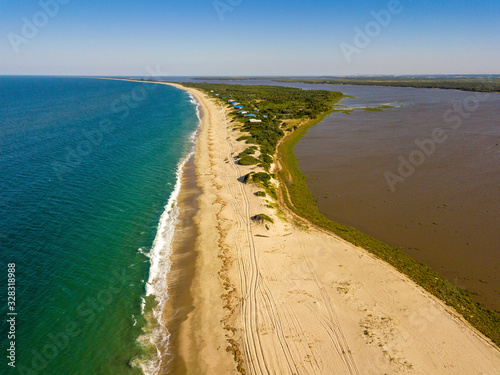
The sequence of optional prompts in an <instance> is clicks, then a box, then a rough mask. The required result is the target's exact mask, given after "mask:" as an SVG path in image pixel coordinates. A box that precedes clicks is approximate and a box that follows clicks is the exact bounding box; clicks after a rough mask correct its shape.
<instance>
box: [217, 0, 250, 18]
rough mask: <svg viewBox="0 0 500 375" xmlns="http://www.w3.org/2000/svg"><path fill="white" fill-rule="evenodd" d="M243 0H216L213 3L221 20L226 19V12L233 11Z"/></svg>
mask: <svg viewBox="0 0 500 375" xmlns="http://www.w3.org/2000/svg"><path fill="white" fill-rule="evenodd" d="M242 2H243V0H215V1H214V2H213V3H212V5H213V7H214V9H215V12H216V13H217V15H218V16H219V19H220V21H221V22H222V21H224V13H226V12H232V11H233V10H234V9H235V8H236V7H237V6H238V5H240V4H241V3H242Z"/></svg>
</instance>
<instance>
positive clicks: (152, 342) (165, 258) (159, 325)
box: [136, 93, 201, 375]
mask: <svg viewBox="0 0 500 375" xmlns="http://www.w3.org/2000/svg"><path fill="white" fill-rule="evenodd" d="M189 96H190V102H191V103H193V104H195V105H196V115H197V117H198V126H197V128H196V130H195V131H193V132H192V133H191V135H190V136H189V141H190V145H191V148H190V150H189V151H188V152H187V153H186V154H185V155H184V156H183V158H182V159H181V160H180V161H179V163H178V165H177V170H176V184H175V186H174V190H173V191H172V193H171V194H170V197H169V199H168V202H167V205H166V206H165V209H164V211H163V213H162V215H161V217H160V221H159V223H158V229H157V232H156V236H155V239H154V241H153V245H152V247H151V250H150V251H149V253H146V252H144V251H143V249H142V248H139V250H138V251H139V252H140V253H141V254H144V255H145V256H146V257H148V258H149V261H150V264H151V265H150V270H149V278H148V281H147V283H146V298H141V312H142V314H143V315H144V316H145V318H146V320H149V321H148V325H150V327H152V328H150V329H146V330H145V333H144V334H143V335H141V336H140V337H139V338H138V341H139V342H140V343H141V344H142V345H143V346H146V347H152V348H155V354H154V355H153V356H152V358H150V359H148V360H140V361H139V362H138V363H136V364H137V365H138V366H139V367H140V368H141V369H142V371H143V372H144V374H146V375H156V374H158V373H159V371H160V367H161V365H162V350H168V346H169V338H170V333H169V332H168V329H167V326H166V324H165V322H164V321H163V319H162V312H163V309H164V306H165V303H166V302H167V301H168V300H169V298H170V297H169V295H168V282H167V274H168V273H169V272H170V267H171V261H170V254H171V245H172V240H173V237H174V233H175V227H176V224H177V223H178V220H177V219H178V216H179V209H178V206H177V200H178V197H179V193H180V190H181V187H182V181H181V178H182V174H183V171H184V166H185V165H186V163H187V162H188V160H189V159H190V158H191V157H192V156H193V155H194V151H195V147H196V138H197V135H198V132H199V129H200V126H201V111H200V104H199V103H198V101H197V100H196V99H195V98H194V96H193V95H192V94H191V93H189ZM148 297H150V298H154V300H155V301H156V306H155V307H154V308H153V309H152V311H151V312H148V311H145V310H146V299H147V298H148ZM151 320H153V321H151Z"/></svg>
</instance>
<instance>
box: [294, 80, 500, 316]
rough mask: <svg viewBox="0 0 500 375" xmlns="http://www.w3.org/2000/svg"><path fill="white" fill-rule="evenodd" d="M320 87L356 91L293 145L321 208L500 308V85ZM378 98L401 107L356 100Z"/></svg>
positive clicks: (326, 213) (340, 220)
mask: <svg viewBox="0 0 500 375" xmlns="http://www.w3.org/2000/svg"><path fill="white" fill-rule="evenodd" d="M304 86H305V85H304ZM308 86H309V85H308ZM310 88H312V87H310ZM314 88H319V87H314ZM321 88H323V89H325V88H327V89H334V90H338V91H342V92H344V93H345V94H347V95H352V96H355V97H356V98H355V99H354V98H349V99H344V100H343V101H341V103H340V104H341V105H344V106H347V107H357V108H358V109H355V110H354V111H353V112H351V113H350V114H346V113H341V112H339V113H334V114H332V115H331V116H329V117H328V118H327V119H325V121H323V122H322V123H320V124H318V125H316V126H314V127H313V128H311V129H310V130H309V132H308V134H307V135H306V136H305V137H304V138H302V139H301V140H300V142H299V143H298V145H297V146H296V147H295V153H296V155H297V158H298V159H299V167H300V169H301V170H302V171H303V172H304V174H305V175H306V176H308V177H309V180H308V185H309V188H310V189H311V191H312V193H313V196H314V197H315V199H316V200H317V202H318V205H319V207H320V210H321V212H322V213H323V214H324V215H326V216H327V217H329V218H330V219H332V220H334V221H337V222H340V223H342V224H346V225H350V226H353V227H356V228H357V229H359V230H361V231H363V232H365V233H367V234H369V235H371V236H373V237H375V238H377V239H379V240H381V241H383V242H386V243H389V244H391V245H393V246H401V247H403V250H404V251H405V252H407V253H408V254H409V255H411V256H412V257H414V258H415V259H417V260H418V261H421V262H423V263H425V264H427V265H429V266H430V267H432V268H433V269H434V270H436V271H438V272H439V273H440V274H442V275H443V276H445V277H446V278H448V280H450V281H451V282H452V283H454V284H455V285H458V286H460V287H462V288H465V289H467V290H469V291H470V292H472V293H474V294H475V295H476V297H475V298H476V299H477V300H478V301H480V302H483V303H484V304H485V305H486V306H487V307H488V308H492V309H496V310H500V272H499V269H500V94H481V93H477V94H476V93H471V92H460V91H451V90H432V89H411V88H389V87H369V86H333V85H332V86H324V85H323V86H321ZM380 105H392V106H396V107H397V108H389V109H384V110H382V111H366V110H364V109H360V108H362V107H366V106H369V107H377V106H380Z"/></svg>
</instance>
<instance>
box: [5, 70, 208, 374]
mask: <svg viewBox="0 0 500 375" xmlns="http://www.w3.org/2000/svg"><path fill="white" fill-rule="evenodd" d="M198 126H199V116H198V110H197V105H196V104H195V102H194V100H193V99H192V98H191V97H190V95H189V94H188V93H186V92H185V91H182V90H179V89H176V88H173V87H170V86H166V85H158V84H150V83H139V82H126V81H113V80H101V79H84V78H82V79H78V78H64V77H61V78H55V77H0V171H1V174H0V176H1V177H0V252H1V265H0V282H1V283H2V287H1V288H0V290H1V291H2V292H1V293H2V296H1V298H0V301H1V303H2V305H1V310H0V311H1V314H2V320H3V322H2V333H1V343H2V353H3V354H2V356H1V357H2V359H1V362H2V363H0V373H2V374H4V373H5V374H11V373H12V374H57V375H58V374H62V375H69V374H89V375H90V374H91V375H95V374H140V373H142V372H143V371H145V370H144V369H145V368H146V367H149V370H148V371H146V372H150V373H151V372H152V369H154V366H155V355H156V353H157V351H156V348H155V345H156V344H157V343H158V340H160V341H165V340H168V333H167V332H165V330H163V329H162V327H161V325H159V324H158V322H156V321H155V320H154V311H155V308H157V304H158V303H160V304H161V303H162V302H164V299H165V298H167V296H166V291H165V285H164V283H165V281H164V280H165V274H166V273H167V272H168V261H167V259H168V251H169V241H170V238H171V236H172V233H173V222H174V221H175V211H176V209H175V197H176V192H177V190H178V188H179V186H178V175H179V171H180V168H181V165H182V163H183V162H184V160H185V158H186V157H187V156H188V155H189V154H190V152H192V148H193V140H194V133H195V132H196V130H197V128H198ZM155 238H156V239H155ZM10 263H14V264H15V306H14V305H12V304H11V305H10V306H11V307H14V310H12V311H10V312H11V313H12V312H14V313H16V314H17V315H7V313H8V312H9V310H8V304H7V302H8V301H7V293H8V289H7V283H8V264H10ZM11 268H12V267H11ZM11 271H12V269H11ZM11 291H12V289H11ZM146 295H149V297H147V296H146ZM11 302H13V300H12V299H11ZM12 317H15V325H13V326H14V329H15V331H14V334H15V338H14V339H12V340H11V339H9V338H8V333H9V332H10V331H9V329H11V325H10V323H9V322H7V320H8V319H11V318H12ZM11 322H12V319H11ZM11 341H14V342H15V365H16V367H15V368H12V367H10V366H9V365H8V363H9V362H11V360H9V359H8V358H6V355H5V354H7V355H8V354H9V351H8V350H9V347H10V346H11V343H10V342H11ZM4 371H5V372H4ZM30 371H31V372H30Z"/></svg>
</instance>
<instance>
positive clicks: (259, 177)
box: [243, 172, 278, 199]
mask: <svg viewBox="0 0 500 375" xmlns="http://www.w3.org/2000/svg"><path fill="white" fill-rule="evenodd" d="M271 177H272V176H271V175H270V174H269V173H266V172H257V173H255V172H250V173H249V174H247V175H246V176H245V177H244V178H243V182H245V183H253V184H256V185H258V186H261V187H262V188H264V190H265V192H266V193H267V195H269V196H270V197H271V198H273V199H278V194H277V192H276V187H275V186H274V185H273V183H272V182H271Z"/></svg>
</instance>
